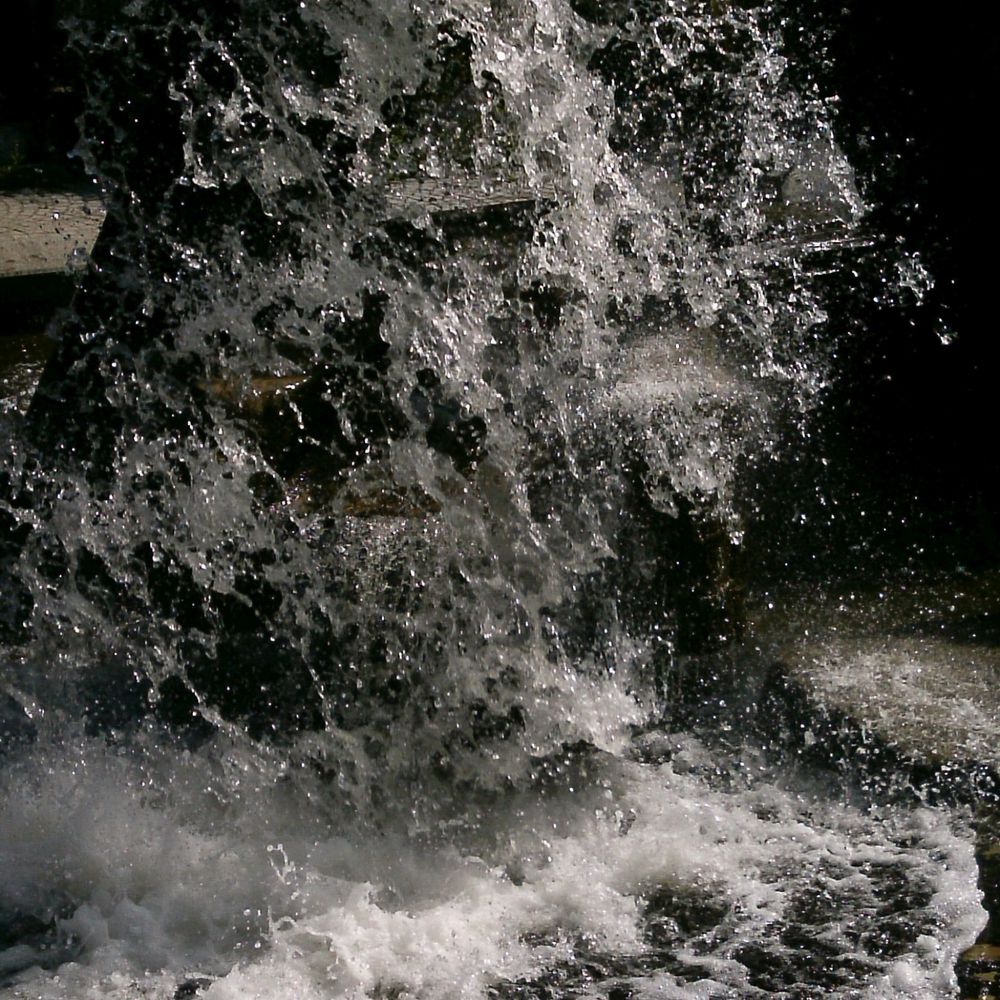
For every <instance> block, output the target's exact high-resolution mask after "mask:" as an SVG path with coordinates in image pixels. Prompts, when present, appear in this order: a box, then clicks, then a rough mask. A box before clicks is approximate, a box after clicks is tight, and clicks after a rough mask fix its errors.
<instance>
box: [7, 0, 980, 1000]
mask: <svg viewBox="0 0 1000 1000" xmlns="http://www.w3.org/2000/svg"><path fill="white" fill-rule="evenodd" d="M748 6H749V5H748ZM205 7H208V8H211V9H209V10H206V9H205ZM783 24H784V20H783V16H782V13H781V10H780V9H778V8H775V7H774V6H770V5H763V6H749V9H744V7H743V6H740V5H736V4H732V5H731V4H728V3H725V2H719V3H714V2H713V3H711V4H708V3H705V4H698V3H687V2H679V0H677V2H673V0H650V2H648V3H645V2H644V3H639V4H636V5H625V4H617V3H608V4H601V3H596V2H589V0H579V2H578V3H575V4H572V5H571V4H570V3H568V2H565V0H524V2H522V0H509V2H505V0H501V2H499V3H494V4H493V5H489V6H484V5H476V4H471V3H466V2H464V0H454V2H445V0H430V2H427V3H423V4H418V3H415V2H412V3H403V2H396V0H385V2H382V3H375V4H372V3H367V2H360V0H359V2H351V0H348V2H345V3H333V2H329V3H327V2H319V0H305V2H302V3H294V4H293V3H286V2H283V0H270V2H264V0H262V2H250V0H247V2H246V3H242V4H219V5H215V4H208V5H205V6H199V5H198V4H189V3H172V4H171V3H161V2H158V0H135V2H133V3H130V4H128V5H127V6H125V7H124V8H123V10H121V11H118V12H116V13H115V14H114V15H113V16H111V17H110V19H102V18H100V17H94V18H91V19H87V18H82V19H80V20H78V21H76V22H74V23H73V25H72V26H71V37H72V42H73V52H74V54H75V58H77V59H78V60H79V61H80V63H81V65H82V66H83V67H84V70H85V73H84V75H85V78H86V79H87V86H88V96H87V110H86V112H85V114H84V116H83V118H82V119H81V125H82V131H83V139H82V141H81V145H80V148H79V153H80V156H81V157H82V158H83V159H84V161H85V162H86V164H87V167H88V170H89V171H90V173H91V174H92V175H93V176H95V177H97V178H98V179H99V181H100V183H101V184H102V185H104V186H105V188H106V191H107V198H108V204H109V219H108V223H107V224H106V227H105V231H104V235H103V237H102V242H101V244H100V245H99V247H98V250H97V252H96V254H95V261H94V265H93V267H92V268H91V271H90V272H89V274H88V275H87V276H86V277H85V278H84V279H83V283H82V286H81V288H80V291H79V293H78V295H77V298H76V301H75V304H74V307H73V310H72V312H71V313H70V314H69V315H67V316H65V317H63V318H62V320H61V321H60V335H61V337H62V341H61V344H60V347H59V348H58V350H57V355H56V358H55V360H54V362H53V363H52V365H51V366H50V369H49V372H48V373H47V375H46V378H45V379H44V380H43V384H42V386H41V389H40V390H39V395H38V397H37V398H36V400H35V401H34V403H33V405H32V408H31V410H30V411H29V412H28V413H27V414H26V415H22V414H21V413H19V412H17V411H11V412H4V413H2V414H0V420H2V422H3V425H2V434H3V437H4V439H5V440H8V441H10V442H13V448H12V449H11V452H10V454H9V455H8V456H7V457H6V458H5V459H4V464H3V466H2V468H0V487H2V492H0V529H2V530H0V581H2V584H3V593H4V598H3V605H2V608H0V651H2V656H3V665H4V673H3V679H2V685H3V687H2V689H0V699H3V714H2V715H0V724H2V727H3V728H2V729H0V735H2V736H3V748H4V750H3V756H2V758H0V791H2V801H0V871H2V872H3V876H2V878H0V977H2V979H0V982H2V983H3V985H2V986H0V996H2V997H5V998H14V997H52V998H55V997H60V998H62V997H65V998H70V997H73V998H82V997H114V998H121V1000H124V998H131V997H141V996H145V997H164V998H167V997H172V996H174V995H175V991H177V992H176V995H177V996H193V995H195V993H196V992H199V991H200V995H202V996H204V997H206V998H208V1000H222V998H247V997H256V998H262V1000H263V998H274V1000H278V998H281V1000H287V998H293V997H294V998H296V1000H309V998H321V997H322V998H331V997H351V998H373V1000H374V998H381V1000H389V998H394V1000H402V998H427V1000H430V998H459V997H461V998H469V1000H471V998H486V997H492V998H497V1000H500V998H510V1000H514V998H519V1000H526V998H542V997H547V998H555V997H570V996H581V997H582V996H587V997H602V998H608V1000H612V998H614V1000H622V998H629V997H631V998H645V997H658V998H659V997H663V998H669V997H692V998H706V1000H707V998H710V997H754V996H794V997H825V996H843V997H893V996H906V995H912V996H923V997H927V996H949V995H951V993H952V989H953V982H954V978H953V972H952V969H953V966H954V959H955V955H956V953H957V951H958V950H959V949H960V947H962V946H964V945H965V944H967V943H969V942H970V941H971V940H972V939H973V938H974V936H975V933H976V931H977V930H978V929H979V927H980V925H981V924H982V922H983V911H982V909H981V908H980V906H979V900H978V894H977V891H976V888H975V879H976V876H975V864H974V860H973V853H972V846H971V839H970V836H969V834H968V831H967V830H966V829H965V828H963V826H962V825H961V822H960V818H958V819H956V816H955V814H953V813H946V812H943V811H940V810H937V809H935V808H933V807H931V806H927V805H922V804H919V802H918V803H917V804H914V803H913V802H911V801H909V800H907V799H905V798H902V797H901V798H900V799H899V801H889V802H875V801H872V799H871V798H870V797H869V796H868V795H867V794H866V792H865V789H864V788H863V786H862V785H861V784H859V783H857V782H854V781H853V780H852V779H851V778H850V777H842V776H837V775H834V774H827V773H819V772H816V773H814V772H813V771H811V770H809V769H808V768H807V767H805V766H802V765H800V764H798V763H797V762H796V760H795V757H794V754H791V755H783V754H782V753H780V752H779V751H777V750H775V749H774V747H773V746H771V744H770V743H769V742H768V740H766V739H764V738H763V737H761V736H759V735H754V730H753V726H752V725H751V723H752V715H753V711H752V709H753V699H752V697H748V699H747V702H746V704H745V705H744V706H742V708H741V707H737V708H733V709H731V711H730V714H729V715H728V716H727V717H726V718H725V719H722V718H721V717H720V721H718V723H717V725H715V726H710V727H698V726H697V725H695V724H694V723H692V724H691V725H690V726H684V725H674V726H673V727H672V729H671V728H670V727H668V726H667V725H666V721H665V720H667V719H669V718H672V717H673V716H672V713H674V710H675V707H676V705H677V704H679V703H681V702H685V701H687V702H689V701H690V700H691V695H690V692H688V693H687V694H685V683H686V682H685V676H686V674H685V670H689V671H691V672H692V674H694V673H697V664H698V663H700V662H709V661H710V662H713V663H718V662H720V660H724V659H725V657H726V655H727V654H726V653H725V652H724V650H726V649H727V648H729V646H728V644H729V643H731V642H732V641H733V640H734V639H735V638H737V636H738V633H739V622H738V617H739V609H738V604H739V601H738V598H737V596H736V594H737V591H738V590H739V587H740V580H739V577H740V574H741V573H742V574H745V573H752V567H746V566H741V565H740V558H739V546H740V540H741V533H742V531H743V527H744V524H745V520H744V519H745V518H746V517H747V516H748V512H747V510H746V504H745V502H744V495H745V494H744V492H743V483H744V481H745V479H746V477H747V475H748V474H750V473H751V472H752V470H753V469H754V468H755V467H758V466H759V465H760V464H761V463H763V462H765V461H770V460H771V458H772V457H779V456H780V454H781V452H782V448H784V449H785V452H786V453H787V452H789V451H792V452H794V450H795V449H796V448H800V447H803V446H804V442H805V440H806V439H807V437H808V414H809V410H810V407H811V406H812V405H813V403H814V401H815V399H816V397H817V395H818V394H820V393H821V392H822V390H823V388H824V384H825V382H826V380H827V379H828V377H829V371H830V368H829V358H828V355H829V353H830V351H831V349H832V348H831V340H830V337H829V327H828V326H827V327H824V326H823V323H824V320H825V319H826V317H825V315H824V311H823V306H822V302H823V297H822V294H821V289H820V284H819V283H821V282H822V281H824V280H827V278H828V276H829V275H830V274H831V273H838V272H843V271H845V269H848V268H849V264H850V260H851V259H852V255H853V254H856V253H858V252H861V249H863V245H864V243H865V239H864V236H863V219H864V214H865V205H864V204H863V201H862V199H861V197H860V196H859V194H858V186H857V184H856V181H855V178H854V174H853V171H852V169H851V166H850V164H849V163H848V162H847V160H846V159H845V157H844V156H843V154H842V153H841V151H840V149H839V147H838V146H837V144H836V142H835V140H834V137H833V126H832V121H831V114H832V112H831V108H832V107H833V101H832V95H828V94H823V93H821V92H820V91H819V88H817V87H809V88H806V89H805V90H804V91H802V92H800V91H797V90H796V89H795V87H793V85H792V83H791V82H790V80H791V78H792V75H791V74H790V73H789V66H788V62H787V59H786V56H785V55H784V54H783V52H784V50H783V42H782V28H783ZM904 263H905V262H904ZM897 270H898V271H899V273H900V274H902V276H903V278H902V284H903V285H905V286H907V287H909V288H910V290H911V292H913V291H915V292H917V293H919V291H920V289H921V288H922V287H924V286H925V284H926V282H927V280H928V279H927V277H926V275H924V274H923V273H922V271H921V269H920V267H919V262H909V263H905V266H903V267H901V268H897ZM824 330H825V331H826V332H825V333H824V332H823V331H824ZM781 442H784V444H781ZM751 513H752V512H751ZM720 650H722V652H720ZM692 664H694V667H692ZM743 669H745V671H746V672H747V674H748V676H749V677H750V680H749V682H748V683H749V684H750V688H751V689H752V688H753V669H754V668H753V666H752V665H749V664H748V665H746V666H745V667H744V668H743ZM691 684H692V685H694V684H695V682H694V680H692V681H691ZM744 709H745V711H744ZM727 720H728V721H727Z"/></svg>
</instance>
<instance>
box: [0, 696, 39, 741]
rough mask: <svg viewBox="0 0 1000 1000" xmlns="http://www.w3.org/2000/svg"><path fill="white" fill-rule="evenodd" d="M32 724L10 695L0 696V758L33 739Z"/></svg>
mask: <svg viewBox="0 0 1000 1000" xmlns="http://www.w3.org/2000/svg"><path fill="white" fill-rule="evenodd" d="M35 734H36V729H35V724H34V722H32V721H31V719H29V718H28V716H27V714H26V713H25V711H24V706H23V705H22V704H21V703H20V702H19V701H18V700H17V699H16V698H14V697H13V696H12V695H10V694H0V757H2V756H3V755H4V754H7V753H10V752H12V751H14V750H16V749H17V748H18V747H21V746H24V745H26V744H28V743H31V742H32V741H33V740H34V739H35Z"/></svg>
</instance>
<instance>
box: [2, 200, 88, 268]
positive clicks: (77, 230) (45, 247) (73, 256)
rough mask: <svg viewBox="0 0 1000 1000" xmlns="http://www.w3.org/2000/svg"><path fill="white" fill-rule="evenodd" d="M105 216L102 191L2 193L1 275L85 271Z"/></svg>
mask: <svg viewBox="0 0 1000 1000" xmlns="http://www.w3.org/2000/svg"><path fill="white" fill-rule="evenodd" d="M105 214H106V212H105V208H104V205H103V204H102V202H101V199H100V197H98V196H97V195H96V194H90V193H86V194H81V193H78V192H72V191H57V192H51V191H31V190H21V191H14V192H0V279H19V278H32V277H37V276H41V275H51V274H56V275H63V274H72V273H73V272H74V271H77V270H79V269H80V268H82V267H83V266H84V265H85V264H86V262H87V260H88V259H89V257H90V254H91V252H92V251H93V249H94V244H95V243H96V242H97V237H98V235H99V234H100V231H101V226H102V225H103V223H104V217H105Z"/></svg>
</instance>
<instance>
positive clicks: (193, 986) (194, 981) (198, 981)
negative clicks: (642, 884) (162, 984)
mask: <svg viewBox="0 0 1000 1000" xmlns="http://www.w3.org/2000/svg"><path fill="white" fill-rule="evenodd" d="M211 985H212V980H211V979H208V978H206V977H205V976H195V977H193V978H191V979H185V980H184V982H183V983H179V984H178V985H177V989H176V990H174V1000H191V998H192V997H196V996H198V994H199V993H204V991H205V990H207V989H208V988H209V986H211Z"/></svg>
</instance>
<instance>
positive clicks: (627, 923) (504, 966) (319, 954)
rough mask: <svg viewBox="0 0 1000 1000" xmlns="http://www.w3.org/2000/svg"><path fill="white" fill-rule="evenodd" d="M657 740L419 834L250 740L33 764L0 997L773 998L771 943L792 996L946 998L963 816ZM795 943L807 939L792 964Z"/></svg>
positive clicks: (967, 916) (9, 889)
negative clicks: (540, 994)
mask: <svg viewBox="0 0 1000 1000" xmlns="http://www.w3.org/2000/svg"><path fill="white" fill-rule="evenodd" d="M638 752H639V754H640V757H641V758H642V760H644V761H645V762H640V760H639V759H636V757H635V755H630V756H629V757H620V756H613V755H610V754H602V753H599V752H590V753H588V754H586V755H585V756H584V758H583V759H579V760H570V759H568V758H567V760H566V762H565V763H564V764H563V765H561V766H558V767H554V768H553V771H554V772H555V773H553V774H552V775H551V776H550V777H548V778H545V779H541V780H540V781H539V783H538V785H537V786H536V787H535V788H534V789H530V790H523V791H519V792H511V793H509V794H507V795H501V796H495V797H492V798H491V799H490V800H489V801H483V802H481V803H476V804H475V806H474V807H473V806H470V808H469V809H468V811H467V812H466V813H465V814H459V815H456V816H454V817H453V818H452V822H451V824H449V825H448V826H446V827H444V828H441V829H438V830H435V831H428V832H423V833H421V832H419V831H416V830H414V829H412V828H411V829H409V830H408V829H406V828H405V827H404V826H401V825H396V824H387V825H386V827H385V828H382V829H368V830H364V831H358V830H357V829H351V824H350V818H349V817H337V816H336V815H332V814H330V812H329V811H328V810H325V809H324V807H323V786H322V783H321V782H319V781H316V780H315V779H309V778H304V777H303V776H302V775H295V776H293V775H285V776H282V777H281V778H279V779H278V780H274V776H273V775H267V776H265V775H263V774H262V773H260V771H259V770H256V769H255V768H254V767H253V766H251V763H250V762H249V761H247V760H246V759H245V758H244V757H243V756H242V753H241V752H238V751H236V750H235V749H234V748H232V747H230V748H229V749H228V752H227V749H226V748H225V747H224V746H222V745H214V746H212V747H207V748H205V749H203V750H202V751H200V752H199V753H197V754H192V755H187V756H185V755H181V754H178V753H176V751H169V752H167V751H165V750H164V748H163V747H157V746H156V745H155V743H151V744H150V745H149V746H147V748H146V749H145V750H143V751H140V750H139V749H134V750H131V751H126V750H122V751H120V752H118V753H115V752H114V751H111V750H109V749H108V748H107V747H106V746H104V745H103V744H100V743H95V742H93V741H89V740H86V739H78V740H76V741H73V742H72V743H71V744H70V745H68V746H65V747H64V748H63V749H62V750H61V751H59V752H58V753H57V752H54V751H49V752H38V753H35V754H31V755H29V756H28V758H27V759H26V760H24V761H22V762H19V763H18V764H17V765H16V766H14V767H13V768H8V769H7V772H6V774H5V780H4V806H3V811H2V813H0V861H2V865H3V871H4V881H3V886H2V890H0V907H2V912H4V913H6V914H10V913H16V914H17V916H18V919H20V920H21V921H22V923H23V922H24V921H25V920H26V919H27V918H34V919H36V920H37V922H38V926H39V927H40V928H45V929H44V930H43V931H40V932H39V933H36V935H35V940H34V941H33V942H32V943H28V944H19V945H15V946H13V947H11V948H9V949H8V950H7V951H4V952H0V967H2V968H3V969H5V970H6V972H7V975H8V976H9V979H8V985H7V986H6V988H5V989H4V990H3V992H2V994H0V995H3V996H5V997H11V998H14V997H35V998H41V997H45V998H49V997H51V998H56V997H66V998H68V997H89V996H93V997H97V996H104V997H107V996H111V997H121V998H123V1000H124V998H126V997H131V996H152V997H161V996H162V997H169V996H172V994H173V991H174V990H175V989H176V987H177V985H178V983H181V982H183V981H186V980H187V979H189V978H192V977H206V978H207V979H210V980H211V986H210V987H209V988H208V989H207V991H206V992H205V994H204V995H205V996H207V997H209V998H236V997H254V998H274V1000H288V998H292V997H304V998H312V997H316V998H319V997H334V996H336V997H353V998H359V1000H360V998H370V997H384V996H395V997H414V998H416V997H420V998H424V997H426V998H445V997H455V998H457V997H463V998H469V1000H472V998H480V997H488V996H505V995H515V994H513V993H511V994H505V993H503V992H502V989H503V984H504V983H511V982H519V981H524V982H530V981H533V980H539V981H544V977H545V976H550V977H551V976H554V977H556V981H558V977H559V976H563V977H564V978H565V979H566V980H567V981H568V983H569V985H567V986H566V992H567V995H568V993H569V990H570V985H573V984H574V982H575V988H577V989H582V991H583V995H593V996H606V995H607V990H608V989H610V988H611V987H612V986H614V985H615V984H617V985H619V986H623V987H624V986H627V987H628V988H629V989H632V990H633V993H632V994H631V995H633V996H639V997H646V996H649V997H654V996H656V997H664V996H666V997H671V996H678V997H681V996H684V997H692V996H693V997H699V996H704V997H711V996H755V995H762V996H763V995H779V993H778V992H775V991H772V990H771V989H768V990H766V991H765V990H762V989H759V988H758V987H757V986H755V984H754V983H755V980H754V977H755V975H758V974H759V970H758V971H756V972H755V969H756V966H755V965H754V963H753V962H752V961H751V957H752V956H753V955H755V954H758V953H759V954H761V955H763V956H765V957H764V966H765V968H767V967H770V968H771V969H780V968H781V967H782V966H783V965H786V966H787V969H788V970H789V974H790V975H791V977H792V979H791V982H795V981H797V980H796V976H801V979H800V980H798V981H801V982H803V983H805V984H808V983H809V981H810V973H807V972H806V971H804V970H811V975H812V976H813V978H814V980H815V975H816V968H817V966H818V965H821V964H823V963H826V964H828V965H830V964H832V965H833V966H834V967H838V966H839V967H841V968H842V969H843V977H844V985H843V986H842V988H837V987H836V985H835V980H836V975H834V976H833V979H832V980H831V979H829V978H827V979H826V980H823V979H821V980H820V982H819V984H818V985H815V984H814V992H812V993H809V994H808V995H814V996H821V995H823V996H835V995H838V996H839V995H842V996H845V997H846V996H850V997H861V996H866V997H873V998H874V997H886V998H888V997H896V996H900V997H902V996H923V997H929V996H940V997H945V996H951V995H953V991H954V974H953V966H954V961H955V957H956V954H957V952H958V950H959V949H960V948H962V947H963V946H965V945H967V944H968V943H969V941H970V940H972V939H973V938H974V936H975V934H976V932H977V931H978V930H979V929H980V928H981V926H982V924H983V922H984V914H983V911H982V909H981V907H980V905H979V897H978V892H977V890H976V888H975V883H976V868H975V862H974V859H973V855H972V846H971V839H970V834H969V830H968V827H967V826H966V824H965V821H963V820H962V818H961V816H955V815H953V814H950V813H949V812H947V811H944V810H934V809H929V808H924V807H912V808H911V807H903V806H893V807H888V806H887V807H878V806H875V807H872V806H871V805H870V804H869V805H865V803H864V802H863V800H862V798H861V796H860V795H856V794H855V796H854V801H851V800H850V798H849V797H842V796H849V795H850V793H849V790H846V789H838V788H837V787H836V786H835V784H834V783H832V782H830V783H826V782H822V781H820V780H819V779H817V778H815V777H812V778H811V777H810V776H809V775H807V774H802V773H796V772H795V771H794V770H793V769H789V768H788V767H785V766H781V767H776V766H775V765H773V764H770V763H768V761H767V760H766V759H765V756H764V755H763V753H762V752H761V751H758V750H754V749H753V748H752V747H751V748H745V749H744V750H741V751H737V752H731V753H728V754H726V753H723V752H720V749H719V748H718V747H709V746H707V745H706V744H704V743H703V742H701V741H699V740H698V739H697V738H695V737H693V736H685V735H673V736H669V735H666V734H658V733H651V734H647V735H646V736H645V737H643V738H642V739H641V740H640V745H639V748H638ZM663 758H669V759H663ZM657 759H663V760H662V762H661V763H656V762H655V761H656V760H657ZM558 772H562V773H558ZM236 775H240V776H241V777H242V780H236V778H235V777H234V776H236ZM396 791H397V794H399V795H401V796H405V794H406V791H405V790H404V789H398V790H396ZM657 900H660V905H661V907H662V911H661V912H659V914H658V915H657V912H656V901H657ZM664 900H669V901H671V902H670V904H669V905H665V904H664ZM692 913H694V914H695V916H691V914H692ZM685 914H687V916H685ZM53 918H54V919H53ZM49 921H51V924H49ZM900 921H903V922H909V926H908V928H907V929H906V930H905V931H904V932H902V934H901V936H900V944H899V947H898V948H897V949H891V948H888V947H887V946H886V945H885V944H884V942H883V945H882V946H880V945H879V941H880V938H879V935H880V934H886V933H889V935H890V939H891V933H890V932H891V929H892V925H893V924H896V925H898V924H899V922H900ZM46 925H48V926H46ZM788 928H792V929H794V930H797V931H798V932H799V933H800V934H802V935H805V938H804V940H805V941H806V942H809V941H812V945H811V946H810V945H809V944H808V943H807V944H805V945H803V944H801V943H800V944H799V945H798V947H799V948H800V949H802V948H804V949H805V950H804V952H800V953H799V954H798V955H797V956H796V955H795V954H794V947H795V946H794V945H791V946H790V945H789V943H788V941H787V940H784V941H783V940H782V935H783V934H785V935H786V938H787V930H788ZM887 929H888V930H887ZM887 940H888V939H887ZM789 947H792V951H791V952H790V951H789ZM883 950H885V951H889V955H888V956H886V955H884V954H880V951H883ZM668 959H669V960H668ZM657 965H662V966H663V968H657ZM678 966H680V967H682V971H681V972H678ZM602 967H603V968H605V969H606V970H607V971H606V972H605V974H604V975H603V976H601V975H600V974H599V973H595V972H594V969H595V968H596V969H601V968H602ZM588 968H589V969H590V970H591V971H590V972H589V973H588V972H587V971H586V970H587V969H588ZM588 977H589V978H590V980H591V983H590V985H589V986H588ZM866 983H867V985H866ZM497 990H500V991H501V992H497ZM556 995H561V994H560V993H559V992H558V991H557V992H556Z"/></svg>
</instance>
